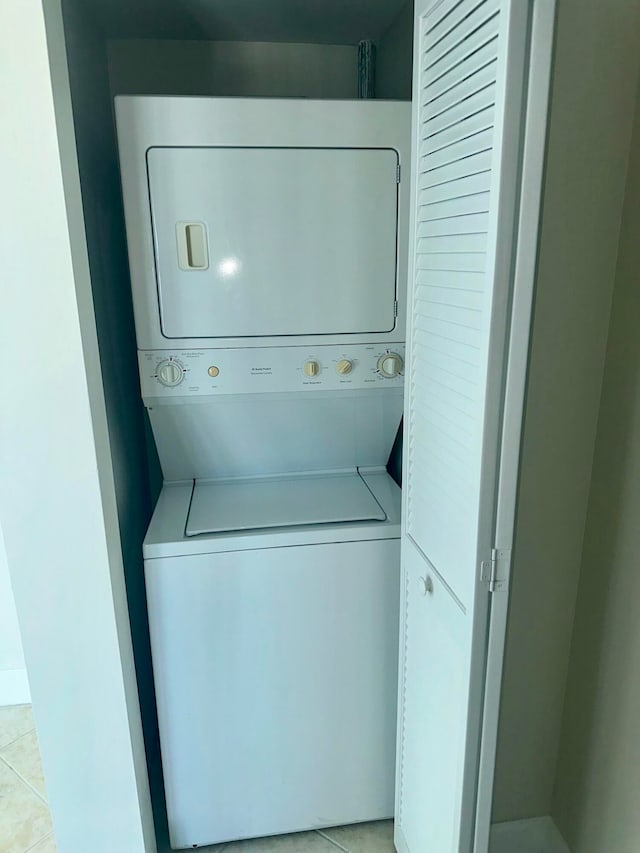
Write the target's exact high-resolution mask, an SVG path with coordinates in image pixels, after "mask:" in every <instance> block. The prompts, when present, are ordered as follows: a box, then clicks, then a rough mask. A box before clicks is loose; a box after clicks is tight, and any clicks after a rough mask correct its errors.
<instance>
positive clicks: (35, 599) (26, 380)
mask: <svg viewBox="0 0 640 853" xmlns="http://www.w3.org/2000/svg"><path fill="white" fill-rule="evenodd" d="M45 12H46V29H45V15H44V13H45ZM52 83H53V93H52ZM0 85H2V97H1V101H2V105H3V106H2V110H3V132H2V134H0V185H1V186H2V193H3V203H2V205H0V240H1V241H2V246H1V248H0V254H1V255H2V258H3V265H4V266H3V284H4V285H5V286H3V307H2V312H0V341H1V342H2V343H1V345H2V354H3V358H4V363H5V364H11V365H12V369H10V370H7V369H5V370H3V371H1V372H0V386H1V387H0V397H1V399H2V400H3V408H2V418H0V471H2V478H1V480H0V518H1V522H2V527H3V531H4V536H5V544H6V551H7V558H8V564H9V570H10V572H11V580H12V584H13V588H14V593H15V599H16V606H17V610H18V614H19V617H20V625H21V629H22V639H23V644H24V654H25V659H26V662H27V668H28V670H29V680H30V684H31V692H32V699H33V707H34V712H35V718H36V723H37V726H38V735H39V740H40V747H41V753H42V760H43V766H44V772H45V777H46V780H47V789H48V793H49V799H50V805H51V811H52V817H53V825H54V831H55V834H56V839H57V846H58V850H59V853H84V851H87V850H91V851H96V853H113V851H116V850H122V851H127V853H142V851H145V850H146V851H150V852H151V853H153V851H155V842H154V838H153V827H152V822H151V808H150V800H149V796H148V790H147V787H146V768H145V764H144V749H143V744H142V733H141V725H140V715H139V710H138V704H137V692H136V682H135V673H134V666H133V655H132V650H131V638H130V631H129V623H128V616H127V603H126V598H125V589H124V580H123V567H122V554H121V546H120V537H119V530H118V517H117V510H116V502H115V489H114V483H113V476H112V470H111V464H110V456H109V441H108V435H107V420H106V413H105V405H104V397H103V388H102V379H101V373H100V365H99V360H98V350H97V341H96V332H95V324H94V318H93V305H92V300H91V292H90V284H89V270H88V263H87V255H86V246H85V241H84V225H83V219H82V207H81V201H80V187H79V180H78V173H77V161H76V157H75V141H74V132H73V126H72V122H71V112H70V100H69V92H68V80H67V70H66V60H65V51H64V40H63V33H62V23H61V11H60V7H59V4H58V3H57V2H55V0H48V2H46V4H45V7H44V10H43V5H42V3H41V0H3V2H2V4H1V5H0ZM63 175H64V187H63ZM7 283H9V286H7Z"/></svg>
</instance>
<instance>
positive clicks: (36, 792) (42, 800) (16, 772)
mask: <svg viewBox="0 0 640 853" xmlns="http://www.w3.org/2000/svg"><path fill="white" fill-rule="evenodd" d="M0 761H2V763H3V764H5V765H6V766H7V767H8V768H9V770H11V771H12V772H13V773H15V774H16V776H17V777H18V779H19V780H20V781H21V782H24V784H25V785H26V786H27V788H29V790H30V791H31V792H32V793H34V794H35V795H36V797H37V798H38V799H39V800H40V801H41V802H43V803H44V804H45V806H46V807H47V808H49V803H48V802H47V800H46V798H45V797H43V796H42V794H41V793H40V791H38V789H37V788H35V787H34V786H33V785H32V784H31V782H29V780H28V779H25V777H24V776H23V775H22V773H20V771H19V770H16V768H15V767H14V766H13V764H12V763H11V762H10V761H7V759H6V758H5V757H4V756H3V755H0Z"/></svg>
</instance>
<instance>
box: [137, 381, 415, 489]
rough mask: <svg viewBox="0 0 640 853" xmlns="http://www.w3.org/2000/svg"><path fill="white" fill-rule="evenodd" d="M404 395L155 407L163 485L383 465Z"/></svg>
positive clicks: (240, 398)
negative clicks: (181, 481) (166, 482)
mask: <svg viewBox="0 0 640 853" xmlns="http://www.w3.org/2000/svg"><path fill="white" fill-rule="evenodd" d="M402 399H403V398H402V389H401V388H398V389H396V390H395V391H394V390H393V389H389V390H387V391H385V392H380V391H377V390H373V391H349V392H346V393H345V392H339V391H337V392H330V391H327V392H320V393H314V392H308V393H305V392H300V393H299V394H239V395H237V396H232V395H226V396H224V397H220V398H215V397H208V398H207V397H196V398H195V399H193V400H185V398H180V399H177V400H175V401H172V400H168V401H162V402H160V401H155V402H154V403H153V405H151V406H150V408H149V418H150V421H151V426H152V429H153V436H154V439H155V443H156V448H157V450H158V456H159V458H160V462H161V464H162V473H163V475H164V479H165V480H166V481H168V482H171V481H176V480H195V479H200V478H202V479H214V478H223V477H250V476H255V475H258V474H288V473H294V472H304V471H327V470H339V469H354V468H372V467H379V466H385V465H386V464H387V461H388V459H389V454H390V453H391V448H392V446H393V441H394V439H395V436H396V432H397V430H398V425H399V424H400V420H401V418H402Z"/></svg>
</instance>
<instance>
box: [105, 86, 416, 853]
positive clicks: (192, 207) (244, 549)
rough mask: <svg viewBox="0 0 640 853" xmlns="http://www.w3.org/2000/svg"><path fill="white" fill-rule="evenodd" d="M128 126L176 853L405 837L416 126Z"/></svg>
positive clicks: (197, 112) (162, 715) (228, 102)
mask: <svg viewBox="0 0 640 853" xmlns="http://www.w3.org/2000/svg"><path fill="white" fill-rule="evenodd" d="M116 116H117V124H118V137H119V147H120V156H121V171H122V180H123V194H124V201H125V214H126V221H127V234H128V241H129V255H130V266H131V274H132V288H133V299H134V309H135V318H136V333H137V337H138V346H139V369H140V380H141V389H142V396H143V400H144V403H145V405H146V406H147V409H148V411H149V417H150V421H151V425H152V428H153V434H154V438H155V442H156V446H157V449H158V454H159V458H160V461H161V465H162V469H163V475H164V479H165V484H164V487H163V489H162V493H161V495H160V498H159V501H158V504H157V506H156V509H155V512H154V515H153V518H152V521H151V524H150V527H149V531H148V533H147V537H146V539H145V543H144V564H145V578H146V586H147V599H148V609H149V622H150V634H151V647H152V656H153V669H154V676H155V683H156V699H157V708H158V719H159V725H160V740H161V751H162V764H163V775H164V783H165V791H166V800H167V812H168V819H169V831H170V839H171V844H172V846H173V847H176V848H181V847H194V846H200V845H206V844H211V843H215V842H221V841H228V840H232V839H238V838H248V837H255V836H262V835H271V834H277V833H284V832H294V831H297V830H304V829H309V828H317V827H322V826H331V825H336V824H344V823H353V822H357V821H365V820H375V819H379V818H387V817H390V816H392V814H393V802H394V773H395V771H394V761H395V732H396V704H397V698H396V686H397V657H398V648H397V644H398V612H399V570H400V545H399V536H400V490H399V488H398V486H397V485H396V484H395V483H394V481H393V480H392V479H391V478H390V477H389V475H388V474H387V473H386V470H385V465H386V463H387V460H388V457H389V453H390V451H391V448H392V445H393V441H394V438H395V435H396V432H397V429H398V426H399V423H400V419H401V416H402V400H403V364H404V324H403V322H402V318H404V315H405V305H404V299H405V296H404V294H405V287H404V282H405V281H406V270H405V269H404V268H403V263H404V261H403V260H402V259H403V258H405V256H406V252H404V251H402V246H403V242H404V241H405V240H406V230H407V221H406V218H407V202H408V182H407V183H406V184H405V183H404V180H405V179H404V176H402V169H403V168H404V166H405V164H406V163H407V162H408V140H409V105H407V104H400V103H385V102H366V101H365V102H363V101H360V102H313V101H302V102H298V101H277V100H274V101H263V100H255V101H254V100H250V99H246V100H242V101H237V100H233V99H207V98H193V99H191V98H148V97H145V98H129V97H126V98H118V99H117V103H116Z"/></svg>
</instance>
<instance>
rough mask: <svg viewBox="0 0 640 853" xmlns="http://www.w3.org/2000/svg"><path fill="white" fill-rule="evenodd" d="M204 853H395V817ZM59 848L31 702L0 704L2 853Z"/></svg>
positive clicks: (217, 847) (44, 851)
mask: <svg viewBox="0 0 640 853" xmlns="http://www.w3.org/2000/svg"><path fill="white" fill-rule="evenodd" d="M163 846H164V845H163ZM198 849H199V851H200V853H222V851H224V853H336V851H338V850H342V851H343V853H394V851H395V847H394V846H393V821H390V820H388V821H378V822H376V823H362V824H355V825H353V826H338V827H333V828H330V829H323V830H317V831H315V832H299V833H296V834H295V835H278V836H274V837H272V838H256V839H252V840H250V841H234V842H229V843H227V844H215V845H213V846H211V847H200V848H198ZM27 851H28V853H56V844H55V841H54V838H53V833H52V829H51V820H50V817H49V808H48V806H47V794H46V790H45V786H44V778H43V776H42V768H41V766H40V753H39V751H38V740H37V737H36V730H35V724H34V721H33V715H32V713H31V707H30V706H29V705H14V706H11V707H7V708H0V853H27Z"/></svg>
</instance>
